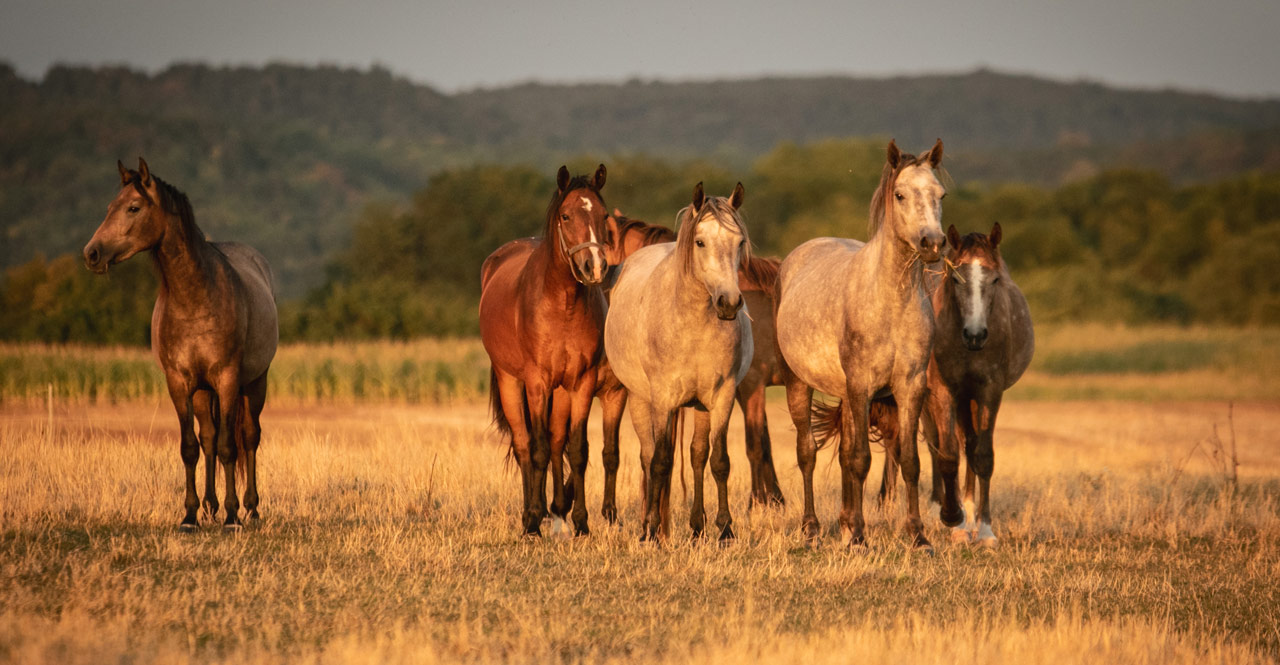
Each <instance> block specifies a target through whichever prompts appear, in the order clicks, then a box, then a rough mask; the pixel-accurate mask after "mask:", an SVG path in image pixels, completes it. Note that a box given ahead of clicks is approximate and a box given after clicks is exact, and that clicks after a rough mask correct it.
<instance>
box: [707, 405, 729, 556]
mask: <svg viewBox="0 0 1280 665" xmlns="http://www.w3.org/2000/svg"><path fill="white" fill-rule="evenodd" d="M712 404H713V406H712V408H711V412H710V413H709V414H708V418H709V420H710V424H711V433H710V438H711V445H712V450H711V475H712V476H713V477H714V478H715V479H716V506H717V510H716V527H717V528H718V529H720V540H722V541H724V540H730V539H732V538H733V537H734V535H733V517H732V516H731V515H730V514H729V444H728V441H727V439H728V430H729V413H730V412H731V411H732V410H733V392H732V391H728V390H727V391H725V394H724V396H723V397H717V398H716V399H713V400H712ZM700 475H701V474H699V476H700Z"/></svg>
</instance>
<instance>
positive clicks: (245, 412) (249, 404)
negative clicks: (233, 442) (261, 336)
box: [238, 372, 267, 520]
mask: <svg viewBox="0 0 1280 665" xmlns="http://www.w3.org/2000/svg"><path fill="white" fill-rule="evenodd" d="M241 399H242V402H241V404H240V419H239V420H240V427H239V428H238V430H239V432H238V434H239V437H240V438H239V441H238V444H239V447H240V453H241V458H240V459H241V464H242V468H243V469H244V478H245V487H244V509H245V511H246V512H247V514H248V516H249V519H251V520H256V519H260V517H261V516H260V515H259V514H258V504H259V503H260V498H259V496H258V445H259V444H260V443H261V441H262V407H263V406H265V405H266V403H267V374H266V373H265V372H263V374H262V376H260V377H258V378H257V379H254V381H253V382H252V383H250V384H249V385H247V386H245V388H244V391H243V395H242V398H241Z"/></svg>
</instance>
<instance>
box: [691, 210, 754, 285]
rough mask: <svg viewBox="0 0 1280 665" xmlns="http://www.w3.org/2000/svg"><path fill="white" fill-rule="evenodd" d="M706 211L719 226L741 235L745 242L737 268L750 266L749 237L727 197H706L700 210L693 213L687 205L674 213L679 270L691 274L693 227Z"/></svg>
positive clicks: (740, 218) (740, 217)
mask: <svg viewBox="0 0 1280 665" xmlns="http://www.w3.org/2000/svg"><path fill="white" fill-rule="evenodd" d="M708 211H709V212H710V213H711V215H712V216H713V217H715V219H716V221H718V222H719V223H720V224H723V225H725V227H726V228H730V229H734V230H736V231H737V232H738V233H741V234H742V239H743V240H744V241H745V242H744V243H743V247H744V249H743V252H742V263H741V265H740V266H739V267H741V266H745V265H748V264H750V263H751V236H750V235H749V234H748V233H747V226H746V224H743V223H742V216H741V215H739V214H738V211H737V209H735V208H734V207H733V205H732V204H730V203H729V197H727V196H708V197H706V199H704V200H703V202H702V208H701V209H700V210H698V211H696V212H695V211H694V209H693V206H692V205H687V206H685V207H684V208H681V209H680V212H678V213H676V219H678V220H679V228H680V232H679V233H677V234H676V254H677V255H679V257H680V268H681V269H682V270H684V271H685V274H693V248H694V247H695V245H694V244H693V241H694V237H693V236H694V232H693V231H694V226H695V225H696V224H697V222H698V220H699V219H701V218H702V217H703V216H704V213H706V212H708ZM726 220H727V221H726ZM730 223H732V226H729V224H730Z"/></svg>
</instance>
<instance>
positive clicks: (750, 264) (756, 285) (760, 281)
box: [738, 256, 782, 296]
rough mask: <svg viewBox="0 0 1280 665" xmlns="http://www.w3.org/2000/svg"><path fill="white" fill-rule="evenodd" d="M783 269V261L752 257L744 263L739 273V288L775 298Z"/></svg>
mask: <svg viewBox="0 0 1280 665" xmlns="http://www.w3.org/2000/svg"><path fill="white" fill-rule="evenodd" d="M781 267H782V261H780V260H778V259H776V258H774V257H772V256H767V257H766V256H752V257H750V258H748V259H747V260H745V261H743V262H742V269H741V270H739V271H738V287H739V288H740V289H742V290H743V291H760V292H763V293H765V294H767V295H769V296H775V295H777V293H776V291H777V290H778V288H777V285H778V270H779V269H780V268H781Z"/></svg>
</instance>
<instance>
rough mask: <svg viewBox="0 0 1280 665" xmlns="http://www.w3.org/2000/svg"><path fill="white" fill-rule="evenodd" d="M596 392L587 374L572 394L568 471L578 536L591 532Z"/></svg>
mask: <svg viewBox="0 0 1280 665" xmlns="http://www.w3.org/2000/svg"><path fill="white" fill-rule="evenodd" d="M595 392H596V382H595V377H594V376H587V377H584V378H583V380H582V381H581V382H580V384H579V385H578V388H577V391H576V392H575V393H574V394H573V402H572V408H571V409H570V414H569V472H570V473H571V474H572V482H573V528H574V532H575V533H576V534H577V535H579V536H585V535H587V534H589V533H591V529H590V528H588V526H587V462H588V460H589V458H590V449H589V447H588V445H587V417H588V416H590V415H591V397H592V396H593V395H594V394H595Z"/></svg>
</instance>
